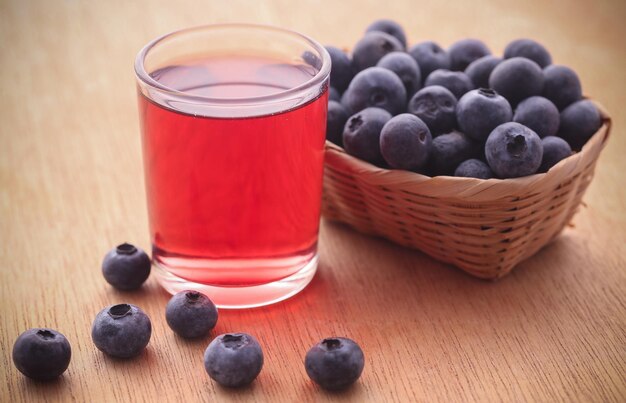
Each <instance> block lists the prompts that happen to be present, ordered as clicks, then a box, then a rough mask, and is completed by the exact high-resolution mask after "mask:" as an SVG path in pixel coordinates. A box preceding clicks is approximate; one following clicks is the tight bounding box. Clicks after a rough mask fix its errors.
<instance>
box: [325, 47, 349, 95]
mask: <svg viewBox="0 0 626 403" xmlns="http://www.w3.org/2000/svg"><path fill="white" fill-rule="evenodd" d="M325 48H326V50H327V51H328V54H329V55H330V61H331V67H330V85H331V86H332V87H334V88H336V89H337V90H338V91H339V92H343V91H345V90H346V88H348V84H350V80H352V77H354V71H353V67H352V61H351V60H350V58H349V57H348V55H347V54H346V53H345V52H344V51H343V50H341V49H339V48H336V47H334V46H325Z"/></svg>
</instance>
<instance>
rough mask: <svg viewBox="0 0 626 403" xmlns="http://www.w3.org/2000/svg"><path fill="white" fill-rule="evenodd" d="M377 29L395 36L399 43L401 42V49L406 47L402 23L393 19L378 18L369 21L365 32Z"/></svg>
mask: <svg viewBox="0 0 626 403" xmlns="http://www.w3.org/2000/svg"><path fill="white" fill-rule="evenodd" d="M372 31H379V32H384V33H386V34H389V35H391V36H393V37H394V38H396V39H397V40H398V42H400V44H402V49H403V50H404V49H406V33H405V32H404V28H402V25H400V24H398V23H397V22H395V21H393V20H388V19H380V20H376V21H374V22H373V23H371V24H370V25H369V26H368V27H367V29H366V30H365V32H366V33H367V32H372Z"/></svg>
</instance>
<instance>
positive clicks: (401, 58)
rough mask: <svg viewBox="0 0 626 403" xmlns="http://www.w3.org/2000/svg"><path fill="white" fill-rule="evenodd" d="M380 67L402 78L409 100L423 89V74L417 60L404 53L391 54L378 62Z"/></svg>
mask: <svg viewBox="0 0 626 403" xmlns="http://www.w3.org/2000/svg"><path fill="white" fill-rule="evenodd" d="M377 66H378V67H383V68H385V69H388V70H391V71H393V72H394V73H396V75H397V76H398V77H399V78H400V80H401V81H402V84H404V89H405V90H406V96H407V99H408V98H410V97H412V96H413V94H415V93H416V92H417V91H418V90H419V89H420V88H422V74H421V72H420V68H419V66H418V65H417V62H416V61H415V59H413V58H412V57H411V56H409V55H408V54H407V53H404V52H391V53H388V54H386V55H385V56H383V58H382V59H380V60H379V61H378V64H377Z"/></svg>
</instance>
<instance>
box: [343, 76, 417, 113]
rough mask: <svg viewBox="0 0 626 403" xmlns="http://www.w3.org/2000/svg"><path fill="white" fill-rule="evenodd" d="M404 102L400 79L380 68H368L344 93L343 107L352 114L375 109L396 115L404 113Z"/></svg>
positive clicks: (403, 90)
mask: <svg viewBox="0 0 626 403" xmlns="http://www.w3.org/2000/svg"><path fill="white" fill-rule="evenodd" d="M406 101H407V97H406V90H405V89H404V84H402V81H401V80H400V78H399V77H398V76H397V75H396V74H395V73H393V72H392V71H390V70H387V69H385V68H382V67H369V68H367V69H365V70H363V71H361V72H359V73H358V74H357V75H356V76H355V77H354V79H353V80H352V82H351V83H350V86H349V87H348V89H347V90H346V93H345V105H346V107H347V109H348V111H349V112H352V113H355V112H358V111H360V110H363V109H365V108H368V107H376V108H382V109H385V110H387V111H388V112H389V113H391V114H392V115H397V114H398V113H401V112H404V110H405V108H406ZM342 103H344V102H343V100H342Z"/></svg>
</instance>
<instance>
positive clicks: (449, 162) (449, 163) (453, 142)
mask: <svg viewBox="0 0 626 403" xmlns="http://www.w3.org/2000/svg"><path fill="white" fill-rule="evenodd" d="M479 149H480V145H479V144H477V143H474V142H473V141H472V140H471V139H470V138H469V137H467V136H466V135H465V134H463V133H460V132H452V133H447V134H442V135H441V136H438V137H435V138H434V139H433V144H432V147H431V151H430V160H429V161H428V174H429V175H431V176H438V175H452V174H453V173H454V169H455V168H456V167H457V166H458V165H459V164H460V163H461V162H463V161H465V160H466V159H469V158H472V157H474V156H475V155H476V154H478V152H479Z"/></svg>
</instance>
